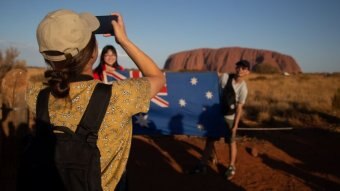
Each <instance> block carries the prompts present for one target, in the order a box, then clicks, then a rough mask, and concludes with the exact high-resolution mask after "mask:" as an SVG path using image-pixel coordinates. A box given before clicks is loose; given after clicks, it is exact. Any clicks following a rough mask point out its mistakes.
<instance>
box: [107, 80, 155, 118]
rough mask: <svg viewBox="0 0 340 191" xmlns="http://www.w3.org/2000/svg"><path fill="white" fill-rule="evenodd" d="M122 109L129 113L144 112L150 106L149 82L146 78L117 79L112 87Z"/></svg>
mask: <svg viewBox="0 0 340 191" xmlns="http://www.w3.org/2000/svg"><path fill="white" fill-rule="evenodd" d="M112 91H113V94H114V95H116V99H117V101H118V103H120V106H119V107H121V109H122V110H124V111H126V112H128V114H129V115H134V114H136V113H140V112H143V113H146V112H148V110H149V106H150V82H149V80H148V79H146V78H137V79H135V78H133V79H128V80H123V81H118V82H117V83H116V84H114V86H113V88H112Z"/></svg>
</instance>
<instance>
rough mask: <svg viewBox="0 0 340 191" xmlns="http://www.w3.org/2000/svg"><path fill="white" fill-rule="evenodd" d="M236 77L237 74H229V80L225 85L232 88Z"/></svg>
mask: <svg viewBox="0 0 340 191" xmlns="http://www.w3.org/2000/svg"><path fill="white" fill-rule="evenodd" d="M234 78H235V74H229V77H228V81H227V84H226V85H225V87H228V88H232V87H233V84H232V82H233V79H234ZM233 90H234V89H233Z"/></svg>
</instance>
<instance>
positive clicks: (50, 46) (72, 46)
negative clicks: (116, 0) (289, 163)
mask: <svg viewBox="0 0 340 191" xmlns="http://www.w3.org/2000/svg"><path fill="white" fill-rule="evenodd" d="M98 27H99V21H98V19H97V18H96V17H95V16H94V15H92V14H91V13H79V14H78V13H75V12H73V11H71V10H66V9H60V10H56V11H53V12H50V13H48V14H47V15H46V16H45V18H44V19H43V20H42V21H41V22H40V24H39V26H38V28H37V40H38V45H39V52H40V53H41V54H42V55H43V57H44V58H45V59H47V60H50V61H63V60H66V55H69V54H70V55H71V56H72V57H73V56H75V55H77V54H78V53H79V52H80V51H81V50H82V49H84V48H85V47H86V45H87V44H88V43H89V41H90V39H91V36H92V32H93V31H95V30H96V29H97V28H98ZM45 51H58V52H61V53H63V54H61V55H49V54H48V53H46V52H45Z"/></svg>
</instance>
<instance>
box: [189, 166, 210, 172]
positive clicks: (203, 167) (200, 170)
mask: <svg viewBox="0 0 340 191" xmlns="http://www.w3.org/2000/svg"><path fill="white" fill-rule="evenodd" d="M205 173H207V165H202V164H200V165H197V166H196V167H195V168H194V169H192V170H190V171H189V174H205Z"/></svg>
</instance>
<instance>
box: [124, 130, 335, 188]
mask: <svg viewBox="0 0 340 191" xmlns="http://www.w3.org/2000/svg"><path fill="white" fill-rule="evenodd" d="M339 138H340V133H336V132H332V133H330V132H328V131H325V130H321V129H294V130H290V131H241V132H240V137H239V141H238V160H237V164H236V167H237V171H236V175H235V177H234V178H233V179H232V180H231V181H227V180H226V179H225V178H224V177H223V176H222V173H223V172H224V171H225V166H226V164H227V161H228V147H227V146H226V145H225V144H224V142H223V141H222V140H221V141H219V142H217V143H216V145H215V148H216V151H217V158H218V161H219V163H218V164H217V165H214V164H211V165H210V169H209V170H208V172H207V173H206V174H187V173H185V172H186V171H187V170H190V169H192V168H193V167H194V166H195V165H196V164H197V163H198V161H199V158H200V156H201V152H202V148H203V146H204V139H203V138H198V137H187V136H175V137H171V136H167V137H164V136H163V137H147V136H134V139H133V143H132V150H131V155H130V159H129V163H128V168H127V172H128V187H129V191H134V190H139V191H140V190H147V191H153V190H155V191H174V190H176V191H191V190H194V191H219V190H298V191H300V190H339V188H340V164H339V161H340V153H339V152H337V150H338V148H339V147H340V141H339V140H340V139H339ZM252 148H255V149H256V150H257V151H258V156H257V157H255V156H253V155H252V154H251V150H252Z"/></svg>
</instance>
